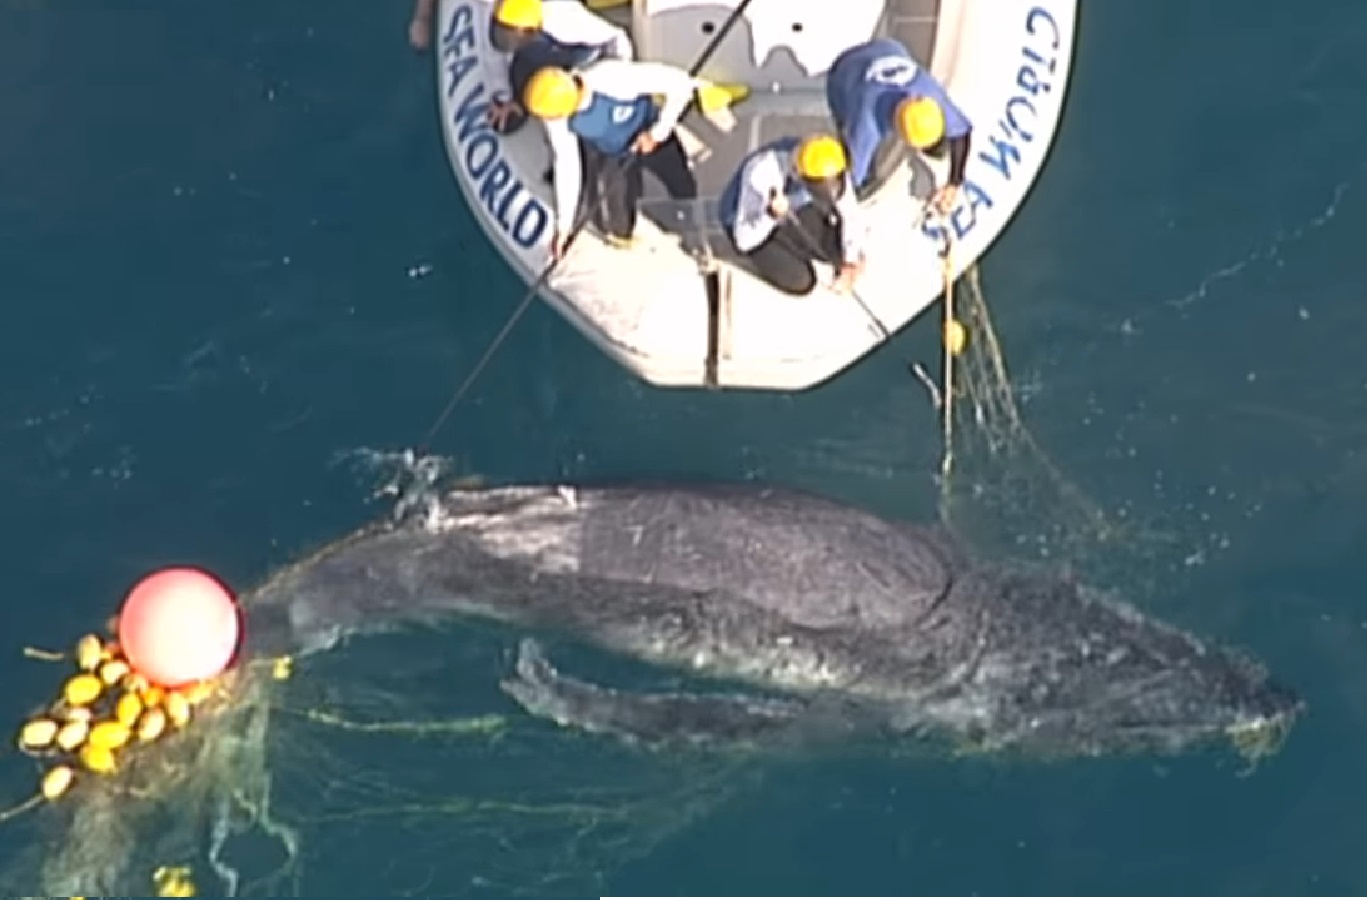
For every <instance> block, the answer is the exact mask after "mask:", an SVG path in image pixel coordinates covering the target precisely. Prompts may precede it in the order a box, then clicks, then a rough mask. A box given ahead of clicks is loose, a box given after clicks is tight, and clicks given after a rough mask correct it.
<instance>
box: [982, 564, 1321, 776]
mask: <svg viewBox="0 0 1367 900" xmlns="http://www.w3.org/2000/svg"><path fill="white" fill-rule="evenodd" d="M999 587H1000V588H1001V590H1002V594H1003V596H1002V600H1003V601H1004V602H1003V603H1002V605H1001V607H1000V611H1001V615H1000V616H999V617H997V618H996V619H995V620H994V622H993V624H992V626H991V634H990V637H989V642H988V650H987V651H986V652H985V653H984V654H983V658H982V660H981V662H980V663H979V666H978V670H977V678H978V680H979V682H980V688H979V691H978V695H979V698H980V703H979V708H980V709H983V710H990V712H988V713H986V721H988V722H989V723H991V727H987V728H985V729H984V731H985V733H986V737H987V740H988V742H989V743H994V744H998V745H1010V746H1015V747H1018V748H1022V749H1027V750H1036V751H1038V752H1040V753H1042V754H1046V755H1069V756H1076V755H1100V754H1110V753H1125V752H1133V753H1152V752H1157V753H1176V752H1179V751H1184V750H1188V749H1192V748H1194V747H1196V746H1198V745H1202V744H1210V743H1214V742H1226V743H1232V744H1233V745H1234V746H1235V747H1236V748H1237V749H1238V750H1239V751H1240V752H1241V753H1243V754H1245V755H1248V756H1258V755H1266V754H1268V753H1271V752H1274V751H1275V750H1277V749H1278V748H1279V747H1280V745H1281V743H1282V741H1283V740H1284V738H1285V737H1286V735H1287V733H1288V731H1289V730H1290V728H1291V726H1292V725H1293V724H1294V722H1295V721H1296V719H1297V718H1298V717H1299V716H1300V715H1301V714H1302V713H1303V711H1304V709H1305V704H1304V701H1303V700H1302V699H1301V697H1300V696H1299V695H1298V694H1297V693H1296V692H1295V691H1294V690H1292V689H1291V688H1289V687H1287V686H1286V685H1284V684H1282V683H1280V682H1278V681H1277V680H1275V679H1274V678H1273V677H1272V676H1271V675H1270V674H1269V672H1268V670H1267V669H1266V668H1265V667H1264V666H1263V665H1262V664H1260V663H1259V662H1257V661H1256V660H1254V659H1252V658H1251V657H1249V656H1247V655H1246V654H1244V653H1242V652H1240V651H1237V650H1233V649H1229V648H1225V647H1218V646H1213V645H1211V644H1208V643H1206V642H1204V641H1202V640H1200V639H1198V638H1196V637H1194V636H1193V635H1191V634H1188V633H1187V632H1185V631H1182V630H1180V629H1177V628H1174V627H1172V626H1171V625H1168V624H1165V623H1163V622H1159V621H1156V620H1154V619H1151V618H1149V617H1147V616H1145V615H1143V614H1142V613H1140V612H1139V611H1138V610H1136V609H1134V608H1133V607H1131V606H1129V605H1127V604H1125V603H1122V602H1119V601H1117V600H1115V599H1114V598H1111V597H1109V596H1107V595H1104V594H1102V593H1101V592H1099V591H1095V590H1092V589H1090V588H1088V587H1086V586H1085V585H1079V584H1077V583H1076V582H1074V581H1072V580H1069V579H1064V578H1058V577H1055V576H1039V575H1026V576H1019V575H1016V576H1011V577H1009V578H1004V579H1002V580H1001V581H1000V582H999ZM996 648H1001V649H996Z"/></svg>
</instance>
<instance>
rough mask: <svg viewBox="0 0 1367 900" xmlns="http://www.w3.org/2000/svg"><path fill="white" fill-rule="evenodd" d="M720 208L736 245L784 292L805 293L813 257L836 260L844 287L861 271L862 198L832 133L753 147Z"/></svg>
mask: <svg viewBox="0 0 1367 900" xmlns="http://www.w3.org/2000/svg"><path fill="white" fill-rule="evenodd" d="M717 208H718V214H719V216H720V217H721V221H722V224H723V225H724V226H726V232H727V234H728V235H729V236H730V237H731V242H732V243H733V244H735V246H736V249H737V250H739V251H740V252H741V253H742V254H744V255H745V256H746V257H747V258H749V260H750V261H751V262H752V263H754V265H755V269H756V270H757V271H758V273H759V275H760V277H761V278H763V279H764V280H765V281H767V282H769V283H770V284H771V285H773V286H774V287H776V288H778V289H779V290H780V291H783V292H784V293H788V294H794V295H797V296H802V295H805V294H810V293H811V292H812V290H813V289H814V288H815V287H816V270H815V268H814V267H813V266H812V263H813V262H816V261H817V260H820V261H822V262H830V263H837V262H838V263H839V273H840V274H839V276H838V278H837V280H836V284H835V287H836V289H837V290H841V291H848V290H849V289H850V288H851V287H853V284H854V279H855V278H856V277H857V276H858V274H859V272H860V271H861V270H862V269H863V265H864V258H863V248H862V247H861V246H860V239H861V238H862V228H861V225H860V223H859V202H858V201H857V200H856V199H855V196H854V186H853V185H852V184H851V182H850V177H849V166H848V165H847V163H846V159H845V150H844V148H843V147H841V146H840V142H839V141H838V140H836V139H835V138H833V137H831V136H829V135H824V134H822V135H814V136H812V137H809V138H807V139H806V140H803V141H799V140H798V139H797V138H791V137H790V138H780V139H779V140H777V141H774V142H772V143H770V144H767V145H765V146H763V147H760V148H759V149H758V150H755V151H753V152H752V153H750V155H749V156H747V157H745V159H743V160H742V161H741V164H740V168H739V169H738V170H737V171H736V174H735V175H733V176H731V180H730V182H728V183H727V185H726V187H725V188H724V189H723V190H722V193H721V198H720V200H719V201H718V204H717Z"/></svg>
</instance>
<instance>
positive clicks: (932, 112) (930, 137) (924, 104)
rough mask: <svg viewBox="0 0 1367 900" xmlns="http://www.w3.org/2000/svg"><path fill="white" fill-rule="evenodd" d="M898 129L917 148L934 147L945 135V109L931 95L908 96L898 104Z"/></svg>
mask: <svg viewBox="0 0 1367 900" xmlns="http://www.w3.org/2000/svg"><path fill="white" fill-rule="evenodd" d="M897 131H898V132H899V133H900V134H901V135H902V139H903V140H905V141H906V142H907V143H908V144H910V145H911V146H913V147H915V148H916V149H917V150H925V149H927V148H929V147H934V146H935V145H936V144H938V143H939V142H940V138H942V137H944V136H945V111H944V110H943V109H940V104H938V103H936V102H935V101H934V100H932V99H930V98H929V97H908V98H907V99H905V100H903V101H902V102H901V103H899V104H897Z"/></svg>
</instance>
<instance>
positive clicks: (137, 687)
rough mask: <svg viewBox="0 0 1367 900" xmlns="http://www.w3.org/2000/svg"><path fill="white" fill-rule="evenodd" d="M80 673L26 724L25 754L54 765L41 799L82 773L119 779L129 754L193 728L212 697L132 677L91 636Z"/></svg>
mask: <svg viewBox="0 0 1367 900" xmlns="http://www.w3.org/2000/svg"><path fill="white" fill-rule="evenodd" d="M75 660H76V668H77V671H76V673H75V674H73V675H72V676H71V677H70V678H68V679H67V680H66V683H65V684H64V685H62V693H61V696H60V697H58V698H57V700H56V701H55V702H53V703H52V704H51V705H50V706H49V707H48V709H47V710H46V711H45V712H44V713H42V714H41V715H38V716H35V717H33V718H31V719H29V721H27V722H25V723H24V726H23V728H21V729H20V731H19V749H20V750H21V751H23V752H24V753H26V754H28V755H29V756H32V757H35V758H40V759H44V760H50V761H51V762H52V764H51V765H50V766H49V767H48V770H47V772H46V773H45V774H44V775H43V779H42V786H41V794H42V796H43V798H44V799H46V800H56V799H58V798H59V797H61V796H62V795H63V794H65V793H66V792H67V791H68V790H69V789H70V788H71V785H72V783H73V782H74V781H75V780H76V775H77V772H78V771H80V770H84V771H86V772H90V773H93V774H96V775H108V774H111V773H113V772H116V771H118V767H119V754H120V752H121V751H123V750H124V749H125V748H126V747H129V746H130V745H136V744H148V743H151V742H153V741H155V740H157V739H158V738H160V737H161V736H162V735H163V734H165V733H166V732H167V729H168V728H169V729H177V728H183V727H184V726H185V725H186V724H188V723H189V721H190V719H191V716H192V715H193V710H194V708H195V707H196V706H198V705H199V704H201V703H203V702H204V701H205V700H207V699H208V698H209V697H210V696H212V695H213V693H214V686H213V684H212V683H210V682H197V683H195V684H192V685H189V686H185V687H180V688H177V689H175V690H167V689H165V688H162V687H159V686H157V685H154V684H149V683H148V681H147V679H146V678H144V677H143V676H141V675H139V674H138V673H136V672H134V671H133V670H132V669H131V668H130V667H129V665H128V661H127V660H126V659H124V658H123V656H122V654H121V653H120V652H119V647H118V644H117V643H115V642H114V641H112V640H110V641H105V640H101V639H100V637H98V636H97V635H93V634H88V635H86V636H85V637H83V638H81V640H80V642H79V643H78V644H77V645H76V653H75Z"/></svg>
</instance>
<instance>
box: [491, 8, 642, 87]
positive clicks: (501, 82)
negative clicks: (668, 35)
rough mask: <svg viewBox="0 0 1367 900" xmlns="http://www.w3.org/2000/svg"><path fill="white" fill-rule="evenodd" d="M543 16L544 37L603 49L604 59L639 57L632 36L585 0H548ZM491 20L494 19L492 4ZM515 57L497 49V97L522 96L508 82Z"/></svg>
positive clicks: (494, 81)
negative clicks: (585, 2) (595, 10)
mask: <svg viewBox="0 0 1367 900" xmlns="http://www.w3.org/2000/svg"><path fill="white" fill-rule="evenodd" d="M541 16H542V21H541V30H542V32H544V36H545V37H547V38H550V39H551V40H553V41H555V42H556V43H557V44H565V45H570V46H582V47H595V48H600V49H601V50H602V53H603V55H602V58H603V59H624V60H631V59H634V58H635V55H636V49H635V47H633V46H632V43H631V35H630V34H628V33H627V32H626V30H625V29H622V28H618V27H617V26H616V25H614V24H612V23H611V22H609V21H608V20H607V19H605V18H603V17H602V16H600V15H598V14H597V13H595V12H594V11H593V10H591V9H589V8H588V7H587V6H585V5H584V4H583V2H582V0H545V2H544V3H543V4H542V5H541ZM489 19H490V21H491V22H492V20H493V6H492V5H490V12H489ZM512 60H513V55H512V54H511V53H500V52H498V51H497V50H494V51H493V69H494V71H493V72H491V73H490V75H489V87H490V88H492V90H493V96H494V98H495V99H497V100H507V99H510V98H511V99H519V98H515V97H511V95H512V90H513V89H512V85H511V84H510V83H509V81H508V67H509V66H510V65H512Z"/></svg>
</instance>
